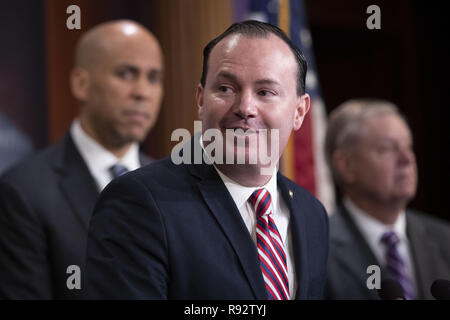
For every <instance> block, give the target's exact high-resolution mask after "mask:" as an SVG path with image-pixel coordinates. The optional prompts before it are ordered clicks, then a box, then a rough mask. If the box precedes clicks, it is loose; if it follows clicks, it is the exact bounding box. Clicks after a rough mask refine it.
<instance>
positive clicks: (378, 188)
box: [346, 114, 417, 205]
mask: <svg viewBox="0 0 450 320" xmlns="http://www.w3.org/2000/svg"><path fill="white" fill-rule="evenodd" d="M364 128H365V131H364V133H362V136H361V138H360V139H359V140H358V142H357V143H356V145H355V146H354V149H353V151H352V152H351V156H350V157H351V158H350V160H349V161H350V164H349V166H348V170H349V171H348V172H347V175H346V177H347V182H348V183H350V185H351V188H353V189H354V190H357V192H358V193H359V194H362V195H364V196H367V197H370V198H372V199H375V200H376V201H379V202H380V203H390V202H398V201H401V202H405V205H406V203H407V202H408V201H409V200H411V199H412V198H413V197H414V195H415V193H416V187H417V166H416V159H415V156H414V152H413V149H412V136H411V132H410V130H409V128H408V126H407V125H406V123H405V122H404V121H403V119H401V118H400V117H399V116H398V115H395V114H386V115H381V116H378V117H373V118H371V119H367V120H366V121H365V124H364Z"/></svg>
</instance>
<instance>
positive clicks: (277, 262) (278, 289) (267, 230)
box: [249, 189, 289, 300]
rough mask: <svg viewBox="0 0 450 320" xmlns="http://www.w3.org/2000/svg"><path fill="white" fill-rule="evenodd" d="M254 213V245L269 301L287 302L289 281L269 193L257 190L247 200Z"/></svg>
mask: <svg viewBox="0 0 450 320" xmlns="http://www.w3.org/2000/svg"><path fill="white" fill-rule="evenodd" d="M249 201H250V203H251V204H252V205H253V207H254V209H255V213H256V218H257V223H256V239H257V240H256V245H257V249H258V256H259V264H260V268H261V272H262V274H263V278H264V282H265V284H266V290H267V295H268V297H269V300H288V299H289V281H288V273H287V264H286V254H285V251H284V244H283V240H282V239H281V236H280V233H279V232H278V229H277V226H276V225H275V222H274V221H273V219H272V217H271V214H272V210H271V202H272V201H271V198H270V193H269V192H268V191H267V190H266V189H258V190H256V191H255V192H253V194H252V195H251V196H250V198H249Z"/></svg>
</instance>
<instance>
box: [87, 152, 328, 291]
mask: <svg viewBox="0 0 450 320" xmlns="http://www.w3.org/2000/svg"><path fill="white" fill-rule="evenodd" d="M200 150H201V149H200ZM278 187H279V188H280V190H281V194H282V196H283V199H284V201H285V202H286V203H287V206H288V208H289V210H290V212H291V218H290V228H291V231H292V245H293V251H294V261H295V268H296V270H295V271H296V275H297V281H298V290H297V292H296V298H297V299H308V298H309V299H320V298H322V297H323V289H324V286H325V275H326V260H327V254H328V248H327V241H328V217H327V214H326V212H325V209H324V208H323V206H322V205H321V203H320V202H319V201H318V200H317V199H315V198H314V197H313V196H312V195H311V194H310V193H309V192H307V191H306V190H304V189H303V188H301V187H299V186H298V185H296V184H295V183H293V182H291V181H290V180H288V179H287V178H285V177H284V176H282V175H281V174H278ZM290 192H292V197H291V196H290ZM87 272H88V293H89V296H90V297H91V298H101V299H104V298H106V299H111V298H112V299H267V294H266V289H265V285H264V280H263V278H262V274H261V271H260V268H259V264H258V255H257V250H256V246H255V243H254V242H253V240H252V238H251V236H250V234H249V232H248V230H247V228H246V226H245V224H244V221H243V220H242V218H241V215H240V213H239V211H238V208H237V207H236V205H235V203H234V201H233V199H232V197H231V195H230V194H229V192H228V190H227V189H226V187H225V185H224V184H223V182H222V180H221V179H220V177H219V175H218V174H217V172H216V170H215V169H214V167H213V166H212V165H207V164H198V165H194V164H181V165H175V164H173V163H172V161H171V159H170V158H167V159H164V160H161V161H158V162H154V163H152V164H151V165H149V166H147V167H145V168H142V169H139V170H136V171H134V172H131V173H128V174H126V175H123V176H121V177H119V178H118V179H116V180H115V181H113V182H112V183H111V184H110V185H109V186H108V187H107V188H106V189H105V190H104V192H103V193H102V195H101V196H100V198H99V201H98V203H97V205H96V209H95V212H94V215H93V217H92V220H91V225H90V230H89V237H88V248H87Z"/></svg>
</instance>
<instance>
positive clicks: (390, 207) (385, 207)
mask: <svg viewBox="0 0 450 320" xmlns="http://www.w3.org/2000/svg"><path fill="white" fill-rule="evenodd" d="M346 195H347V196H348V197H349V198H350V200H352V201H353V202H354V203H355V204H356V205H357V206H358V207H359V208H360V209H361V210H363V211H364V212H366V213H367V214H369V215H370V216H371V217H373V218H375V219H377V220H378V221H380V222H381V223H383V224H385V225H393V224H394V223H395V222H396V221H397V219H398V217H399V216H400V213H401V212H402V211H403V210H405V208H406V204H407V201H405V200H392V201H383V200H380V199H376V198H373V197H364V196H361V195H357V194H355V193H352V192H347V193H346Z"/></svg>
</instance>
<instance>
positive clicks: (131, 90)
mask: <svg viewBox="0 0 450 320" xmlns="http://www.w3.org/2000/svg"><path fill="white" fill-rule="evenodd" d="M139 39H140V38H139V37H137V36H136V37H129V39H122V40H121V42H120V43H118V44H117V45H114V46H111V49H110V50H109V51H108V52H107V53H106V54H105V56H104V58H103V59H102V60H101V61H100V63H99V65H98V66H95V67H94V68H93V69H92V70H90V72H89V86H88V89H87V93H86V98H85V101H84V108H85V109H84V111H85V112H86V114H87V118H88V119H89V122H90V123H91V125H92V127H94V129H95V131H97V133H98V134H99V135H100V136H101V138H102V139H107V140H109V141H108V143H111V142H112V143H115V144H119V145H121V144H124V143H129V142H134V141H142V140H143V139H145V137H146V135H147V133H148V131H149V130H150V128H151V127H152V126H153V124H154V123H155V120H156V118H157V117H158V113H159V108H160V104H161V99H162V94H163V83H162V77H163V58H162V54H161V51H160V49H159V45H158V44H157V43H156V41H151V40H152V39H149V38H144V40H142V39H141V40H139Z"/></svg>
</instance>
